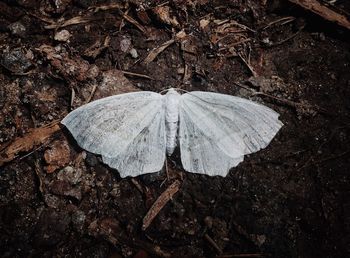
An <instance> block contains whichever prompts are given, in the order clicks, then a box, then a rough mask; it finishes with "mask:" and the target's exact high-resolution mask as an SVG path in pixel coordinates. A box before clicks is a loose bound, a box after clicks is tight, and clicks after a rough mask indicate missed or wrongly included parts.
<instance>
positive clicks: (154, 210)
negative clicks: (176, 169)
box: [142, 180, 181, 230]
mask: <svg viewBox="0 0 350 258" xmlns="http://www.w3.org/2000/svg"><path fill="white" fill-rule="evenodd" d="M180 185H181V182H180V181H179V180H175V181H174V183H172V184H171V185H170V186H169V187H168V188H167V189H166V190H165V191H164V192H163V193H162V194H161V195H160V196H159V197H158V199H157V200H156V201H155V202H154V203H153V205H152V207H151V208H150V209H149V211H148V212H147V214H146V216H145V217H144V218H143V223H142V230H146V229H147V228H148V227H149V225H150V224H151V223H152V221H153V220H154V218H155V217H156V216H157V215H158V213H159V212H160V211H161V209H163V207H164V206H165V205H166V204H167V203H168V201H169V200H170V199H171V198H172V197H173V196H174V194H175V193H177V192H178V191H179V189H180Z"/></svg>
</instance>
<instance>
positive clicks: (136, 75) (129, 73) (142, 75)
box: [121, 70, 154, 81]
mask: <svg viewBox="0 0 350 258" xmlns="http://www.w3.org/2000/svg"><path fill="white" fill-rule="evenodd" d="M121 72H122V73H123V74H126V75H130V76H135V77H140V78H145V79H149V80H152V81H154V79H153V78H152V77H150V76H148V75H145V74H141V73H133V72H127V71H122V70H121Z"/></svg>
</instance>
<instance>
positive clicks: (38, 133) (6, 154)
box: [0, 121, 60, 166]
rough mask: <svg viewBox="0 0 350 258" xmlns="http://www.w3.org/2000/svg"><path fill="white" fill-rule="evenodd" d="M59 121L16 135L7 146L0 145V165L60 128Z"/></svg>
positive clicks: (42, 140)
mask: <svg viewBox="0 0 350 258" xmlns="http://www.w3.org/2000/svg"><path fill="white" fill-rule="evenodd" d="M58 124H59V121H54V122H52V123H50V124H48V125H44V126H42V127H39V128H35V129H31V130H30V131H29V132H28V133H27V134H25V135H24V136H22V137H17V138H16V139H14V140H13V141H12V142H11V143H7V144H5V145H7V146H4V145H3V146H1V147H0V166H2V165H3V164H4V163H6V162H9V161H11V160H13V159H15V158H16V157H17V155H18V153H19V152H24V151H30V150H32V149H34V148H35V147H36V146H38V145H40V144H43V143H44V142H45V141H46V140H47V139H48V138H49V137H50V136H51V135H52V134H53V133H55V132H57V131H58V130H60V127H59V125H58Z"/></svg>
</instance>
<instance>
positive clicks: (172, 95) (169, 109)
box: [164, 89, 181, 156]
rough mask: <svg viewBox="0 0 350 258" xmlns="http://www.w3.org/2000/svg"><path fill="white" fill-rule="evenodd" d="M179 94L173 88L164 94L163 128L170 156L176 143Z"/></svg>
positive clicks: (167, 151)
mask: <svg viewBox="0 0 350 258" xmlns="http://www.w3.org/2000/svg"><path fill="white" fill-rule="evenodd" d="M180 97H181V95H180V94H179V93H178V92H177V91H175V90H174V89H169V91H168V92H167V94H166V95H165V98H164V99H165V103H164V104H165V130H166V153H167V155H168V156H170V155H171V154H172V153H173V152H174V149H175V147H176V144H177V132H178V126H179V102H180Z"/></svg>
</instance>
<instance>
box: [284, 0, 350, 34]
mask: <svg viewBox="0 0 350 258" xmlns="http://www.w3.org/2000/svg"><path fill="white" fill-rule="evenodd" d="M289 2H292V3H294V4H297V5H299V6H301V7H302V8H304V9H307V10H309V11H311V12H313V13H316V14H317V15H319V16H321V17H322V18H324V19H326V20H328V21H331V22H336V23H337V24H339V25H341V26H343V27H345V28H347V29H350V21H349V20H348V18H347V17H345V16H343V15H341V14H339V13H337V12H335V11H333V10H331V9H329V8H328V7H327V6H325V5H322V4H320V3H319V2H318V1H317V0H289Z"/></svg>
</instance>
